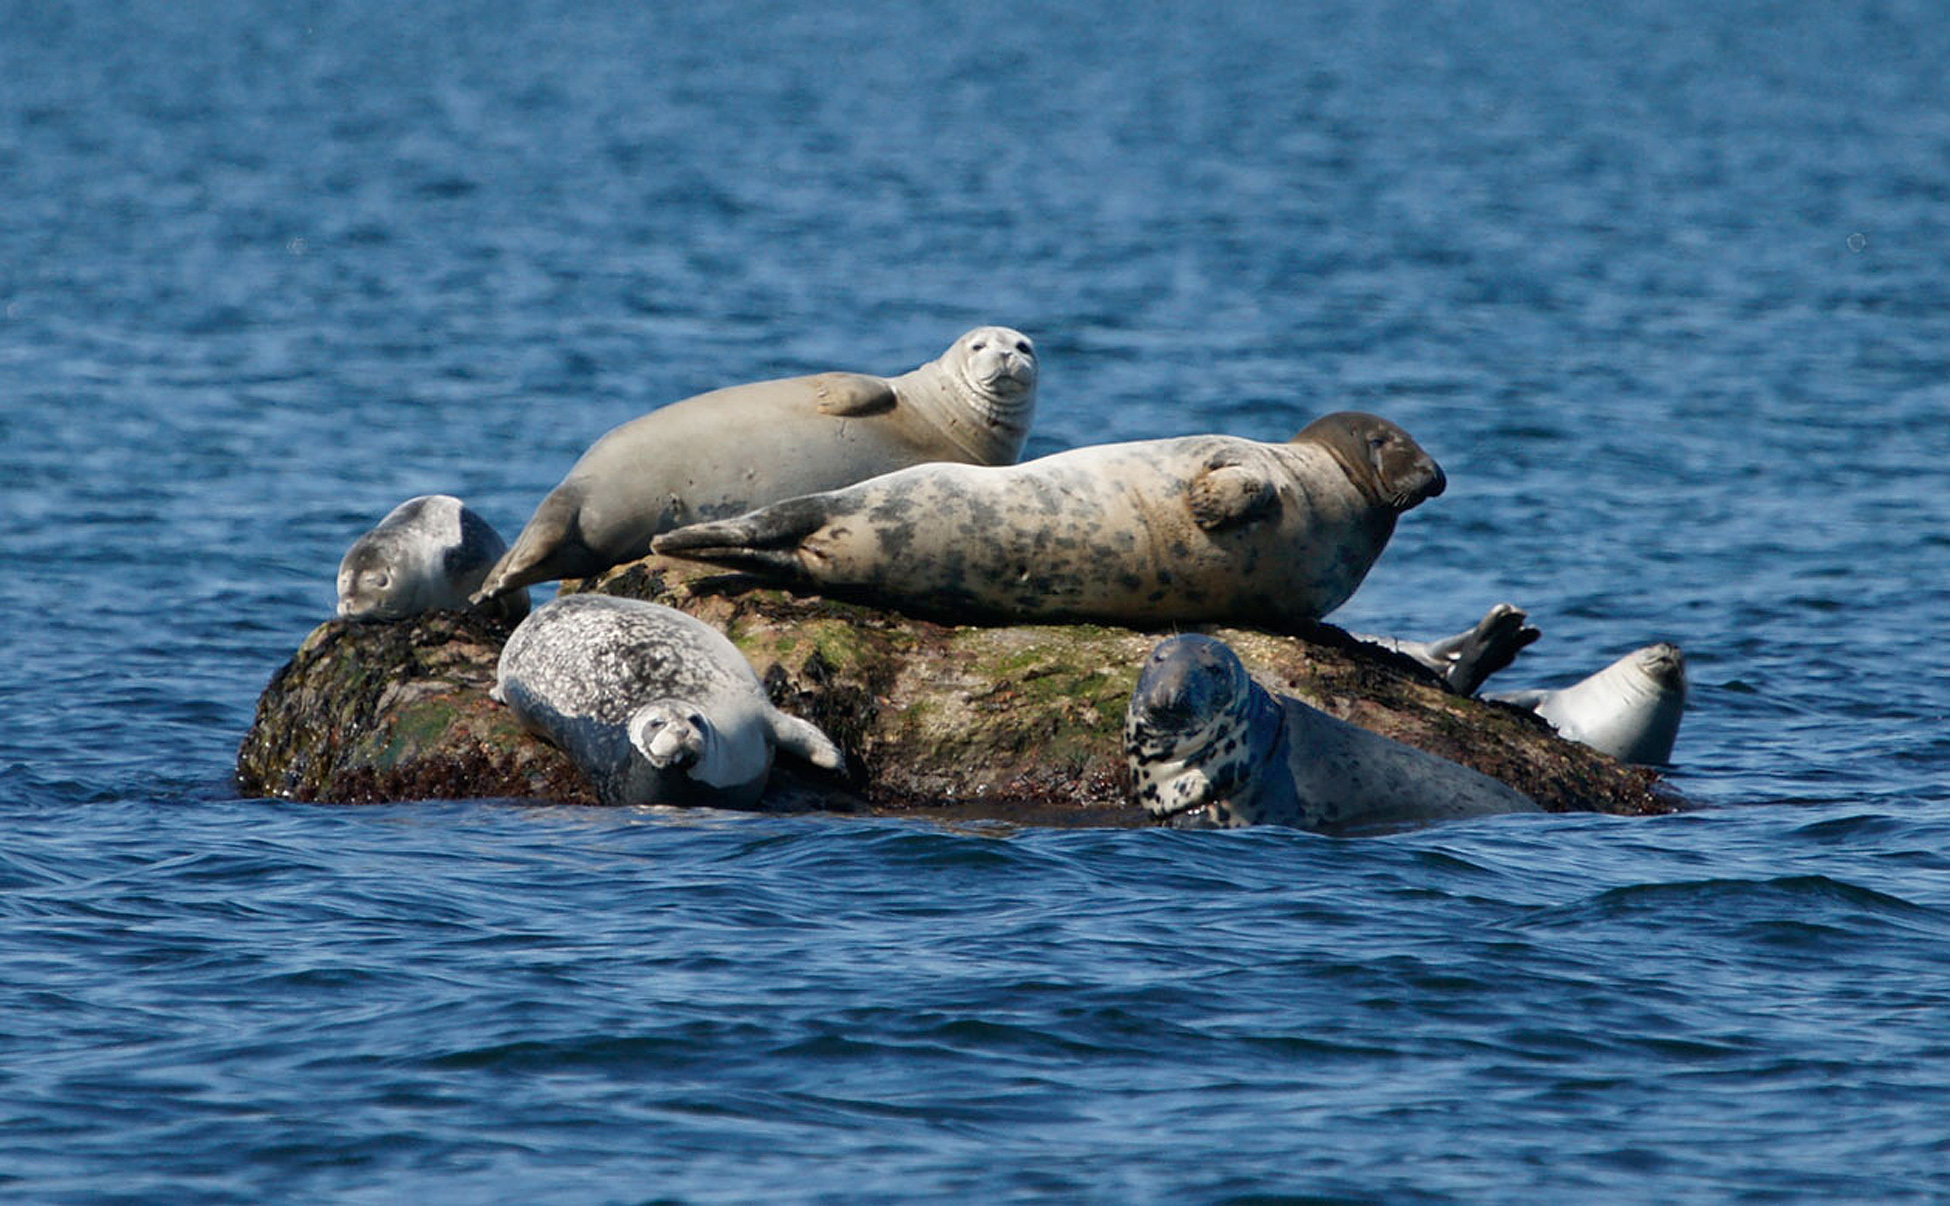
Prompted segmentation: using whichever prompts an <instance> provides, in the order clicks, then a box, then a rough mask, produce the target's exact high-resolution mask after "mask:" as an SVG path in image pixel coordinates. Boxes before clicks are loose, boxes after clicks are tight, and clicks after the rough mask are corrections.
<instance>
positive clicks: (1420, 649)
mask: <svg viewBox="0 0 1950 1206" xmlns="http://www.w3.org/2000/svg"><path fill="white" fill-rule="evenodd" d="M1529 621H1530V616H1529V614H1528V613H1526V612H1524V611H1523V610H1521V609H1519V608H1518V607H1516V606H1514V605H1512V604H1509V603H1498V604H1497V605H1496V606H1495V607H1492V608H1490V610H1489V612H1488V613H1487V614H1485V615H1484V616H1483V618H1482V619H1480V620H1478V621H1476V626H1475V627H1474V628H1470V629H1467V630H1465V631H1463V632H1459V633H1457V634H1456V635H1454V636H1450V637H1443V638H1442V639H1441V640H1436V641H1411V640H1408V639H1406V638H1402V637H1382V636H1369V635H1368V634H1366V633H1359V632H1356V633H1349V634H1348V635H1350V636H1352V637H1353V638H1354V639H1355V640H1357V641H1366V642H1367V643H1368V644H1370V645H1379V646H1381V647H1382V648H1383V649H1387V650H1390V651H1392V652H1395V653H1399V654H1401V655H1402V656H1404V657H1406V658H1408V659H1409V660H1411V661H1413V662H1415V663H1417V664H1418V665H1420V666H1422V667H1423V668H1424V669H1426V670H1430V671H1432V672H1434V674H1435V675H1436V677H1438V678H1440V679H1441V680H1442V682H1443V685H1444V686H1446V687H1448V688H1449V689H1450V690H1451V691H1454V692H1455V693H1456V694H1458V695H1474V694H1476V691H1477V688H1479V687H1481V686H1482V685H1483V683H1484V681H1485V680H1486V679H1488V678H1489V676H1490V675H1492V674H1495V673H1496V672H1497V671H1498V670H1502V669H1504V668H1505V667H1507V666H1508V665H1509V664H1510V663H1511V662H1513V661H1515V660H1516V657H1517V654H1519V653H1521V652H1522V651H1523V650H1524V649H1525V648H1527V647H1528V646H1529V645H1530V644H1531V643H1533V642H1534V641H1536V640H1537V638H1538V637H1540V636H1542V635H1543V633H1542V632H1540V631H1538V630H1537V629H1536V628H1534V627H1532V626H1531V624H1530V622H1529Z"/></svg>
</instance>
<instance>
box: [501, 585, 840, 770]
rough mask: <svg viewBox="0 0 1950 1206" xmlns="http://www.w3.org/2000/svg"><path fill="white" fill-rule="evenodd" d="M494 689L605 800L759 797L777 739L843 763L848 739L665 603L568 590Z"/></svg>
mask: <svg viewBox="0 0 1950 1206" xmlns="http://www.w3.org/2000/svg"><path fill="white" fill-rule="evenodd" d="M493 695H494V698H496V699H498V700H500V701H501V702H502V703H505V704H507V705H508V708H509V709H510V710H511V711H513V712H514V714H515V716H516V717H517V718H518V719H519V720H520V721H521V723H522V724H523V725H524V726H526V727H527V728H529V729H531V730H533V731H534V732H537V733H539V734H541V735H542V736H543V737H545V738H547V739H548V740H549V741H551V742H553V743H554V744H556V745H557V746H560V747H561V748H562V749H563V750H564V751H566V752H567V753H568V755H569V757H571V758H572V759H574V760H575V762H576V765H578V766H580V767H581V768H582V770H583V772H584V773H585V774H587V775H588V776H589V779H590V782H591V783H592V784H594V786H595V788H596V794H597V796H598V797H599V798H600V799H601V800H602V801H603V802H604V803H606V804H710V805H719V806H724V807H732V808H737V807H748V806H750V805H751V804H753V803H755V802H756V801H757V800H758V797H759V794H760V793H761V792H762V791H763V790H764V788H765V780H766V778H767V776H768V775H769V774H770V773H771V769H772V752H773V749H774V747H777V748H780V749H784V750H786V751H787V752H789V753H793V754H796V755H798V756H799V757H801V758H804V759H805V760H806V761H808V762H810V763H812V764H813V765H814V766H821V767H826V768H828V769H838V768H840V767H841V766H842V764H843V760H842V758H841V757H840V751H839V747H837V746H835V745H834V744H833V742H832V741H831V740H830V739H829V738H828V737H827V736H826V734H824V733H822V732H820V731H819V729H818V728H816V727H815V726H813V725H812V724H810V723H808V722H806V721H804V720H800V719H798V718H797V717H793V716H788V715H786V714H785V713H783V712H781V711H779V710H778V709H777V708H775V707H773V706H772V704H771V703H770V701H768V700H767V699H766V698H765V690H764V688H763V687H761V686H760V685H759V682H758V677H757V676H756V675H755V674H753V673H752V668H751V665H750V664H749V663H747V662H746V661H745V658H744V655H743V654H741V653H739V652H738V649H737V647H736V646H734V645H733V644H732V643H731V642H730V641H728V640H726V639H725V637H724V635H723V634H722V633H720V632H718V630H717V629H715V628H712V627H711V626H710V625H709V624H706V623H704V622H703V621H702V620H698V619H695V618H693V617H691V616H687V615H685V614H684V613H683V612H681V611H676V610H674V609H672V608H669V607H664V606H661V605H660V604H656V603H646V602H642V601H640V600H636V599H620V598H613V597H611V596H608V595H568V596H566V597H563V598H560V599H557V600H555V601H554V602H552V603H549V604H547V605H546V606H543V607H541V608H539V609H538V610H537V611H536V612H535V614H533V615H531V616H529V617H528V618H527V619H526V620H524V621H522V623H521V626H520V627H518V628H516V629H515V631H514V633H513V635H511V636H510V637H509V638H508V643H507V645H505V646H504V647H503V648H502V650H501V663H500V667H499V671H498V675H497V682H496V684H495V688H494V692H493Z"/></svg>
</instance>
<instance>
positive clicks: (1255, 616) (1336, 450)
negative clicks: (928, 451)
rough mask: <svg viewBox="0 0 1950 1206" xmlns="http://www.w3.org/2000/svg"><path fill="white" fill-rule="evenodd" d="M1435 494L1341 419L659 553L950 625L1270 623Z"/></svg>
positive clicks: (944, 481)
mask: <svg viewBox="0 0 1950 1206" xmlns="http://www.w3.org/2000/svg"><path fill="white" fill-rule="evenodd" d="M1443 486H1444V478H1443V476H1442V469H1441V467H1440V466H1438V465H1437V464H1436V463H1435V461H1434V460H1432V459H1431V458H1430V457H1429V454H1428V453H1426V452H1424V451H1422V449H1421V447H1420V446H1419V445H1417V444H1416V442H1415V441H1414V440H1412V439H1410V438H1409V436H1408V433H1407V432H1405V431H1403V430H1402V429H1401V428H1399V427H1397V426H1395V425H1394V424H1393V423H1390V422H1389V421H1388V420H1386V419H1382V418H1377V417H1376V416H1374V415H1366V414H1358V413H1354V412H1343V413H1340V414H1332V415H1328V416H1326V417H1325V418H1321V419H1317V420H1315V421H1314V422H1313V423H1311V424H1309V425H1308V426H1307V427H1306V429H1305V430H1303V431H1301V432H1300V434H1298V435H1296V436H1294V437H1293V439H1292V440H1291V441H1289V442H1288V443H1285V444H1268V443H1261V442H1259V441H1257V440H1246V439H1238V438H1235V437H1232V436H1222V435H1201V436H1185V437H1181V438H1178V439H1165V440H1142V441H1138V442H1135V443H1127V444H1100V445H1096V446H1093V447H1088V448H1077V449H1073V450H1071V451H1069V452H1062V453H1057V454H1056V455H1054V456H1046V457H1043V458H1041V459H1039V460H1034V461H1029V462H1026V463H1024V464H1021V465H1011V466H1004V467H998V468H978V467H975V466H970V465H946V464H936V465H919V466H916V467H914V468H912V469H903V470H901V471H899V472H896V473H889V474H886V475H885V476H882V477H877V478H873V479H872V480H870V481H864V482H861V483H859V484H857V485H854V486H850V487H848V488H846V489H844V490H834V491H831V492H828V493H824V494H813V495H808V496H806V497H803V498H794V499H788V500H786V501H784V502H780V503H775V504H773V505H772V506H769V507H764V508H761V509H760V510H757V511H754V512H752V513H751V514H749V515H742V516H739V517H738V518H736V519H726V520H718V521H715V522H712V523H700V524H694V525H691V526H689V527H684V528H679V529H677V530H676V531H674V532H667V533H665V534H664V535H662V536H659V537H658V538H657V539H656V541H655V548H656V551H657V552H659V553H664V554H670V555H673V556H678V557H688V558H692V559H694V560H698V561H704V562H709V563H711V564H715V565H722V566H727V567H730V568H732V569H739V570H748V571H751V572H753V573H756V574H759V575H761V576H765V577H770V578H774V579H781V580H783V581H785V582H787V583H788V584H791V585H795V586H802V587H810V588H812V589H816V590H819V591H822V592H827V593H832V594H843V595H857V596H859V597H862V598H865V599H867V600H870V601H873V602H877V603H882V604H886V605H890V606H893V607H896V608H901V609H904V610H908V611H914V612H921V613H923V614H930V615H938V616H945V617H946V618H948V619H950V620H966V619H1000V620H1009V621H1020V620H1042V619H1069V620H1099V621H1107V622H1110V623H1119V624H1135V625H1140V626H1142V625H1158V624H1165V623H1170V622H1190V623H1219V622H1226V623H1242V624H1256V625H1262V626H1268V627H1281V626H1291V625H1292V624H1293V623H1294V622H1296V621H1307V620H1314V619H1318V618H1320V617H1321V616H1323V615H1325V614H1327V613H1328V612H1330V611H1332V610H1333V609H1334V608H1336V607H1338V606H1340V605H1341V604H1342V603H1343V602H1345V601H1346V600H1347V597H1348V596H1349V595H1352V594H1353V593H1354V589H1355V587H1357V586H1359V585H1360V584H1361V579H1362V578H1364V577H1365V576H1366V575H1367V572H1368V569H1369V567H1370V566H1372V565H1373V564H1374V562H1375V558H1377V557H1379V556H1380V555H1381V551H1382V549H1383V548H1384V547H1386V545H1387V543H1388V538H1389V537H1390V536H1391V535H1393V534H1394V531H1395V519H1396V517H1397V516H1398V515H1400V514H1401V513H1402V512H1404V511H1406V510H1408V509H1409V508H1411V507H1413V506H1415V505H1416V504H1418V503H1420V502H1422V500H1424V499H1426V498H1430V497H1433V496H1434V495H1437V494H1440V493H1441V492H1442V490H1443Z"/></svg>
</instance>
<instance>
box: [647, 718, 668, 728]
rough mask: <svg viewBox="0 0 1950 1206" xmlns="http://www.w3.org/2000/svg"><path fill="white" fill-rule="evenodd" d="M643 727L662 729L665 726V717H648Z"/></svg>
mask: <svg viewBox="0 0 1950 1206" xmlns="http://www.w3.org/2000/svg"><path fill="white" fill-rule="evenodd" d="M643 727H644V728H646V729H651V730H656V729H661V728H663V727H664V718H663V717H661V716H651V717H648V718H646V719H645V720H644V722H643Z"/></svg>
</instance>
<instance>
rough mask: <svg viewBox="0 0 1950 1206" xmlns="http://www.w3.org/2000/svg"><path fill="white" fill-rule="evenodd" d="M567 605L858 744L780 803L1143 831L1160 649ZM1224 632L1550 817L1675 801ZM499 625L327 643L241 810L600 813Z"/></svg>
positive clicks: (690, 572) (248, 785) (831, 620)
mask: <svg viewBox="0 0 1950 1206" xmlns="http://www.w3.org/2000/svg"><path fill="white" fill-rule="evenodd" d="M562 589H563V590H564V591H565V592H567V591H574V590H600V591H605V592H607V593H611V594H618V595H627V596H631V597H635V598H643V599H652V600H655V601H657V602H660V603H667V604H669V605H671V606H673V607H678V608H680V609H682V610H684V611H687V612H690V613H691V614H693V615H696V616H698V617H700V618H701V619H704V620H706V621H708V622H709V623H711V624H713V625H715V626H717V627H718V628H719V629H721V630H723V631H724V632H725V633H726V634H727V635H728V636H729V637H730V638H731V640H732V642H733V643H734V644H736V645H737V646H738V647H739V649H741V650H742V651H743V652H744V653H745V655H746V656H747V657H748V658H750V659H751V662H752V665H753V666H754V667H755V668H756V669H757V670H758V672H759V675H760V677H761V679H762V680H763V681H764V682H765V685H766V688H767V690H768V691H769V692H770V693H771V695H772V700H773V702H774V703H776V704H777V705H778V706H779V707H781V708H784V709H785V710H786V711H788V712H791V713H793V714H795V715H798V716H803V717H805V718H806V719H808V720H811V721H812V722H813V723H815V724H817V725H819V726H820V727H821V728H823V729H825V730H826V732H827V733H829V734H831V735H832V736H833V738H834V739H835V740H837V741H838V742H839V743H840V745H841V746H842V747H843V748H844V749H845V750H846V754H847V759H848V762H849V777H848V778H847V779H846V780H845V781H840V780H838V779H836V778H835V777H833V776H830V775H826V774H824V773H822V772H819V771H815V770H812V769H811V768H805V767H799V766H796V765H794V764H793V763H792V762H791V760H790V759H786V758H781V759H780V760H779V762H778V763H777V764H776V765H775V768H774V771H773V783H772V785H771V786H770V787H769V788H768V789H767V792H766V797H765V801H764V805H765V807H766V808H768V809H806V808H820V809H825V810H830V811H865V812H877V813H884V812H899V813H923V814H927V815H931V816H938V817H945V818H959V819H971V820H973V819H985V820H1003V821H1012V822H1017V823H1022V824H1038V825H1048V824H1057V825H1136V824H1142V823H1144V821H1145V818H1144V815H1143V813H1142V810H1140V809H1138V808H1136V807H1134V806H1132V805H1131V804H1129V803H1128V802H1127V801H1126V800H1125V797H1124V769H1123V762H1124V759H1123V751H1122V738H1121V728H1122V724H1123V717H1124V706H1125V703H1126V701H1127V700H1128V699H1129V698H1130V693H1131V688H1132V686H1133V685H1134V684H1135V683H1136V681H1137V671H1138V667H1139V665H1140V664H1141V662H1142V659H1143V658H1144V656H1145V655H1146V654H1147V653H1149V652H1150V650H1151V647H1152V646H1153V645H1154V644H1156V643H1157V640H1158V634H1156V633H1145V632H1135V631H1132V630H1129V629H1124V628H1112V627H1105V626H1100V625H1091V624H1067V625H1020V626H1009V627H984V626H973V625H969V626H955V625H942V624H934V623H929V622H927V621H924V620H915V619H910V618H908V617H905V616H902V615H898V614H895V613H892V612H887V611H881V610H877V609H874V608H870V607H864V606H859V605H855V604H851V603H845V602H839V601H835V600H830V599H825V598H820V597H818V596H799V595H792V594H788V593H786V592H783V591H779V590H775V589H769V588H761V587H759V586H757V585H756V584H755V583H754V582H753V581H752V580H751V579H747V578H743V577H739V576H735V575H724V574H721V573H718V572H716V571H712V570H708V569H705V568H702V567H697V566H693V565H689V564H687V563H683V562H675V561H667V560H664V559H661V558H656V557H650V558H646V559H644V560H642V561H638V562H633V563H631V564H629V565H626V566H620V567H618V568H617V569H615V570H612V571H609V572H608V573H606V574H604V575H602V576H600V577H599V578H596V579H591V580H587V581H584V582H580V583H565V584H564V585H563V588H562ZM1205 631H1209V632H1211V633H1212V634H1213V635H1215V636H1219V637H1221V638H1223V639H1224V640H1225V641H1226V642H1227V643H1228V644H1230V645H1232V647H1233V648H1234V649H1235V650H1237V651H1238V653H1239V656H1240V658H1241V659H1242V660H1243V661H1244V662H1245V663H1246V665H1247V666H1248V667H1250V668H1251V669H1252V670H1254V671H1255V672H1256V673H1258V674H1261V675H1262V676H1264V677H1265V679H1266V680H1267V681H1268V682H1269V683H1272V684H1276V685H1278V686H1279V687H1280V688H1281V689H1282V690H1285V691H1287V692H1290V693H1291V694H1294V695H1296V696H1299V697H1300V698H1302V699H1305V700H1306V701H1307V702H1309V703H1312V704H1314V705H1315V706H1317V707H1320V708H1322V709H1324V710H1325V711H1327V712H1329V713H1331V714H1333V715H1335V716H1339V717H1341V718H1343V719H1345V720H1349V721H1352V722H1353V723H1355V724H1358V725H1361V726H1362V727H1364V728H1368V729H1371V730H1373V731H1375V732H1378V733H1382V734H1385V735H1387V736H1389V737H1393V738H1395V739H1397V740H1400V741H1405V742H1407V743H1408V744H1410V745H1415V746H1419V747H1421V748H1422V749H1426V750H1429V751H1431V752H1433V753H1437V754H1440V755H1442V756H1443V757H1446V758H1452V759H1454V760H1456V761H1458V762H1461V763H1463V764H1465V765H1468V766H1472V767H1475V768H1476V769H1477V770H1480V771H1482V772H1484V773H1485V774H1488V775H1491V776H1494V777H1495V778H1498V779H1501V780H1503V781H1504V782H1506V783H1509V784H1510V785H1512V786H1513V787H1516V788H1517V789H1518V790H1519V791H1522V792H1524V793H1526V794H1528V795H1529V796H1531V798H1533V799H1535V800H1536V801H1537V802H1538V803H1539V804H1541V805H1543V806H1544V807H1545V808H1547V809H1550V810H1553V811H1573V810H1577V811H1598V812H1611V813H1628V814H1643V813H1657V812H1670V811H1673V810H1674V809H1676V808H1678V807H1680V806H1681V804H1682V802H1681V801H1679V800H1678V799H1677V798H1676V797H1674V796H1672V795H1670V794H1669V793H1667V792H1666V791H1664V790H1662V789H1661V787H1660V786H1659V783H1658V777H1657V775H1656V774H1655V773H1654V772H1652V771H1650V770H1647V769H1645V768H1641V767H1628V766H1624V765H1622V764H1620V763H1618V762H1616V761H1614V760H1612V759H1610V758H1607V757H1605V756H1604V755H1602V754H1599V753H1597V752H1595V751H1592V750H1589V749H1586V748H1585V747H1583V746H1579V745H1575V744H1573V743H1571V742H1567V741H1563V740H1561V739H1559V738H1558V737H1557V736H1556V735H1555V734H1554V733H1552V732H1551V731H1550V729H1549V728H1548V726H1546V725H1545V724H1544V723H1543V722H1542V721H1540V720H1538V719H1537V717H1536V716H1534V715H1533V714H1531V713H1529V712H1528V711H1524V710H1521V709H1518V708H1513V707H1509V706H1507V705H1500V704H1491V703H1486V702H1483V701H1481V700H1475V699H1465V698H1462V697H1460V696H1456V695H1453V694H1451V693H1449V692H1448V691H1446V690H1444V689H1443V687H1442V686H1441V684H1440V683H1439V682H1438V681H1437V679H1436V678H1435V676H1434V675H1432V674H1430V673H1429V672H1428V671H1426V670H1424V669H1422V668H1421V667H1420V666H1417V665H1416V664H1414V663H1413V662H1410V661H1409V660H1408V659H1406V658H1403V657H1401V656H1399V655H1396V654H1393V653H1390V652H1388V651H1385V650H1382V649H1380V648H1378V647H1376V646H1373V645H1367V644H1363V643H1361V642H1358V641H1356V640H1354V639H1353V638H1351V637H1349V636H1348V635H1347V634H1346V633H1344V632H1342V631H1341V630H1340V629H1338V628H1334V627H1332V626H1331V625H1326V624H1312V625H1307V626H1306V630H1305V631H1304V632H1303V633H1300V634H1297V635H1293V636H1277V635H1272V634H1268V633H1263V632H1252V631H1247V630H1242V629H1233V628H1211V629H1206V630H1205ZM505 637H506V630H505V629H501V628H497V627H496V626H495V625H494V624H493V622H491V621H488V620H484V619H482V618H481V617H479V616H474V615H468V614H465V613H459V612H440V613H434V614H431V615H427V616H422V617H418V618H416V619H413V620H406V621H401V622H399V623H396V624H380V625H353V624H347V623H345V622H342V621H336V620H335V621H331V622H329V623H326V624H324V625H321V626H320V627H319V628H318V629H317V630H316V631H314V632H313V633H312V634H311V636H309V637H308V638H307V639H306V640H305V642H304V644H303V645H302V646H301V647H300V648H299V650H298V652H297V654H296V655H295V656H294V657H293V658H292V660H291V662H290V663H289V664H288V665H286V666H285V667H284V668H283V669H282V670H280V671H279V672H278V673H277V675H276V676H275V677H273V679H272V680H271V684H270V686H269V687H267V688H266V689H265V692H264V695H263V697H262V699H260V700H259V702H258V711H257V719H256V722H255V723H254V724H253V725H252V728H251V731H250V733H249V734H248V735H247V736H246V738H245V740H244V744H243V747H242V749H241V750H240V751H239V754H238V765H237V777H238V784H239V786H240V787H241V789H242V790H243V791H244V792H246V793H247V794H253V795H269V796H281V797H286V798H290V799H299V800H335V801H350V802H360V801H370V800H404V799H423V798H433V797H492V796H516V797H529V798H541V799H547V800H554V801H560V802H565V803H591V802H593V800H594V795H593V793H592V792H591V791H590V789H589V787H588V785H587V783H586V782H585V781H584V780H583V779H582V776H581V774H580V772H578V771H577V770H576V769H575V768H574V767H573V766H572V765H571V764H570V763H569V762H568V760H567V759H566V758H565V757H564V756H563V755H562V754H561V753H560V752H559V751H557V750H555V749H553V748H552V747H550V746H548V745H546V744H544V743H543V742H542V741H541V740H540V739H539V738H536V737H534V736H531V735H530V734H528V733H526V732H525V731H523V730H522V729H521V728H520V727H519V726H517V725H516V724H515V722H514V721H513V720H512V719H511V718H510V717H509V715H508V713H507V711H506V709H504V708H502V707H500V705H498V704H495V703H494V702H493V701H491V700H489V699H488V697H487V691H488V689H489V688H490V687H491V686H492V685H493V683H494V665H495V660H496V658H497V657H498V656H499V652H500V646H501V642H502V640H503V639H505Z"/></svg>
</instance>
